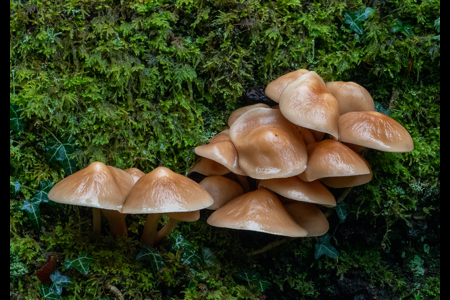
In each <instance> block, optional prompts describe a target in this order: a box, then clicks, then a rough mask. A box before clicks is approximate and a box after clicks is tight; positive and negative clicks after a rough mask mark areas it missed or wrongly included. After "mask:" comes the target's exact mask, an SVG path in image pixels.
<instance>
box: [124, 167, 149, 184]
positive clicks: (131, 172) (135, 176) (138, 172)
mask: <svg viewBox="0 0 450 300" xmlns="http://www.w3.org/2000/svg"><path fill="white" fill-rule="evenodd" d="M124 171H125V172H127V174H129V175H130V176H131V177H133V180H134V183H136V181H138V180H139V178H141V177H142V176H144V175H145V173H144V172H142V171H141V170H139V169H138V168H129V169H125V170H124Z"/></svg>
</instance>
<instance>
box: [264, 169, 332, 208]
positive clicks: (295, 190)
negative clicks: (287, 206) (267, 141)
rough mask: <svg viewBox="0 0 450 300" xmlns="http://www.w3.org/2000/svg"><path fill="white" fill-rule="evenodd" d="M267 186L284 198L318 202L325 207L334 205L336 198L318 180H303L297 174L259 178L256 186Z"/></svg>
mask: <svg viewBox="0 0 450 300" xmlns="http://www.w3.org/2000/svg"><path fill="white" fill-rule="evenodd" d="M261 187H264V188H267V189H269V190H271V191H273V192H275V193H277V194H280V195H282V196H284V197H286V198H289V199H293V200H297V201H303V202H310V203H315V204H320V205H323V206H327V207H333V206H336V199H334V196H333V194H331V193H330V191H328V189H327V188H326V187H324V186H323V185H322V184H321V183H320V182H318V181H312V182H305V181H303V180H301V179H300V178H299V177H298V176H293V177H289V178H273V179H266V180H261V181H260V182H259V185H258V188H261Z"/></svg>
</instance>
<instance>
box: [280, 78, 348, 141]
mask: <svg viewBox="0 0 450 300" xmlns="http://www.w3.org/2000/svg"><path fill="white" fill-rule="evenodd" d="M279 103H280V110H281V113H282V114H283V116H284V117H285V118H286V119H288V120H289V121H291V122H292V123H294V124H296V125H300V126H302V127H306V128H309V129H314V130H317V131H321V132H326V133H329V134H331V135H333V136H334V137H336V138H338V137H339V131H338V122H339V104H338V102H337V100H336V98H334V96H333V95H332V94H331V93H330V91H328V89H327V88H326V86H325V83H324V82H323V80H322V78H321V77H320V76H319V75H317V73H316V72H314V71H311V72H309V73H306V74H305V75H303V76H301V77H299V78H298V79H297V80H296V81H294V82H293V83H291V84H290V85H289V86H288V87H286V89H285V90H284V92H283V94H281V97H280V102H279Z"/></svg>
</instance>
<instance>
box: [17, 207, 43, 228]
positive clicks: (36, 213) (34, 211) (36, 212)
mask: <svg viewBox="0 0 450 300" xmlns="http://www.w3.org/2000/svg"><path fill="white" fill-rule="evenodd" d="M40 203H41V202H33V201H31V202H29V201H27V200H25V201H24V202H23V206H22V207H21V209H22V210H25V211H26V212H27V214H28V218H30V220H31V223H32V224H33V226H34V227H35V228H36V229H37V230H40V229H41V210H40V209H39V204H40Z"/></svg>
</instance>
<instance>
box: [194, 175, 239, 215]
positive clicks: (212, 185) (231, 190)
mask: <svg viewBox="0 0 450 300" xmlns="http://www.w3.org/2000/svg"><path fill="white" fill-rule="evenodd" d="M199 184H200V185H201V186H202V187H203V188H204V189H205V190H206V191H207V192H208V193H209V194H210V195H211V196H212V198H213V199H214V203H213V204H212V205H211V206H209V207H207V208H206V209H211V210H216V209H218V208H219V207H221V206H223V205H225V204H226V203H227V202H229V201H231V200H232V199H234V198H236V197H239V196H240V195H242V194H244V189H243V188H242V187H241V185H240V184H239V183H237V182H236V181H233V180H231V179H228V178H226V177H222V176H210V177H206V178H205V179H203V180H202V181H201V182H200V183H199Z"/></svg>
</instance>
